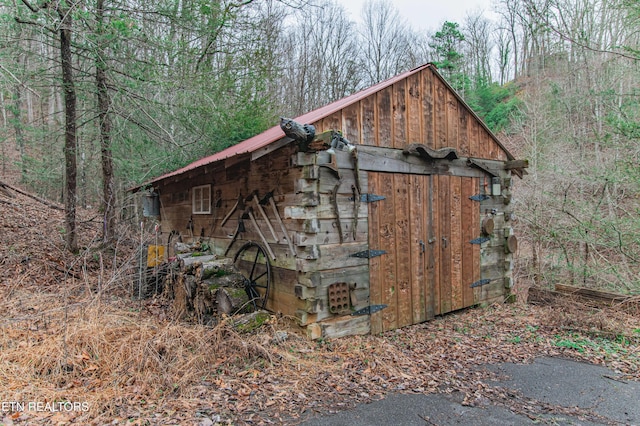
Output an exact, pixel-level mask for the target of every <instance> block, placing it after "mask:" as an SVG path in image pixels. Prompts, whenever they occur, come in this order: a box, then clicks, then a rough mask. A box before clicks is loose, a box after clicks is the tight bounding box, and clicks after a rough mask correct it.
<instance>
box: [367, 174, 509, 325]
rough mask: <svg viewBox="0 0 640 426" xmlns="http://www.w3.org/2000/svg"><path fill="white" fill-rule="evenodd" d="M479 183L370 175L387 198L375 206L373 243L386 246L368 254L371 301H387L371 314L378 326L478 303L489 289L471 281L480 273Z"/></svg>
mask: <svg viewBox="0 0 640 426" xmlns="http://www.w3.org/2000/svg"><path fill="white" fill-rule="evenodd" d="M478 182H479V179H478V178H472V177H457V176H437V175H434V176H426V175H423V176H421V175H401V174H391V173H370V174H369V188H370V189H371V190H375V191H376V193H378V194H380V195H384V196H386V197H387V198H386V199H385V200H381V201H377V202H374V203H372V204H371V205H370V206H369V245H370V247H371V249H373V250H384V251H385V252H386V253H385V254H383V255H382V256H380V257H376V258H372V259H370V261H369V265H370V286H369V288H370V300H371V304H373V305H377V304H384V305H387V308H385V309H383V310H382V311H380V312H379V313H376V314H373V315H372V316H371V331H372V333H378V332H381V331H386V330H392V329H394V328H398V327H402V326H405V325H409V324H416V323H419V322H422V321H426V320H428V319H430V318H433V316H434V315H438V314H444V313H447V312H452V311H455V310H459V309H462V308H466V307H469V306H473V305H475V304H477V303H478V302H479V301H480V300H482V297H483V296H485V295H483V294H479V295H477V296H476V294H475V293H474V290H473V288H471V285H472V284H473V283H474V282H476V281H478V280H479V279H480V268H479V262H476V259H475V258H474V253H475V252H476V249H475V248H474V246H475V245H474V244H471V241H472V240H473V239H475V238H477V237H478V236H479V234H480V222H481V221H480V203H479V202H477V201H473V200H471V199H470V198H469V197H471V196H472V195H475V194H476V192H477V187H478V185H479V183H478ZM392 194H393V195H392ZM478 247H479V246H478ZM477 255H478V257H479V256H480V252H479V251H478V252H477ZM493 268H494V269H495V268H496V266H495V265H494V266H493ZM484 291H485V292H488V291H493V292H496V291H497V290H496V289H495V288H493V289H492V288H490V287H487V290H484ZM489 296H491V294H489Z"/></svg>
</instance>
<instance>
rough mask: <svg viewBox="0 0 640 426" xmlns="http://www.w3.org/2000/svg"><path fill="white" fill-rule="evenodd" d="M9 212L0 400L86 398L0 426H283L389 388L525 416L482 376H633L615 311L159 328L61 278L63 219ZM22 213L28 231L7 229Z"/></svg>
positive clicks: (521, 309) (159, 314)
mask: <svg viewBox="0 0 640 426" xmlns="http://www.w3.org/2000/svg"><path fill="white" fill-rule="evenodd" d="M12 203H13V204H14V205H13V206H8V207H6V206H0V209H2V212H0V213H2V214H0V227H3V230H10V232H9V231H8V232H7V233H6V235H7V237H6V238H4V235H3V240H2V241H0V254H1V255H2V256H0V257H2V263H3V268H7V270H8V271H9V272H8V274H9V276H8V277H7V279H6V280H4V281H3V283H2V287H0V290H1V291H0V310H1V311H2V312H3V316H2V317H1V318H0V321H1V322H0V383H2V384H3V386H2V388H1V389H0V400H2V401H45V400H47V401H52V400H58V401H62V400H68V401H82V402H85V401H86V402H87V403H88V404H89V411H88V412H86V413H77V412H76V413H40V412H21V413H18V412H12V413H2V415H3V416H5V419H3V420H2V421H3V422H4V423H6V424H36V425H37V424H55V423H57V422H63V423H67V424H68V423H71V424H73V423H75V424H90V423H92V422H93V423H94V424H107V423H111V422H113V421H120V422H127V423H128V424H153V425H164V424H180V423H189V424H208V425H213V424H236V425H241V424H288V423H295V422H299V421H300V420H301V419H304V418H306V417H308V416H311V415H313V414H315V413H329V412H335V411H337V410H342V409H347V408H349V407H352V406H354V405H355V404H359V403H364V402H370V401H372V400H376V399H380V398H383V397H384V396H385V395H386V394H388V393H391V392H404V393H436V392H446V393H455V392H459V393H461V394H462V395H463V397H462V400H463V403H464V404H466V405H471V406H477V405H480V406H482V405H485V404H487V403H489V402H490V403H493V404H503V405H505V406H507V407H509V408H511V409H513V410H516V411H517V412H521V413H523V414H524V415H527V416H530V417H531V418H536V416H537V413H539V412H542V411H545V410H547V411H549V410H559V408H558V407H553V406H549V405H544V404H542V403H539V402H537V401H532V400H524V399H523V398H522V396H521V395H517V394H513V393H510V391H508V390H504V389H501V388H497V387H493V386H487V384H486V383H487V381H488V380H489V379H491V378H492V376H491V375H490V373H487V372H484V371H481V370H480V369H479V367H480V366H482V365H485V364H495V363H501V362H515V363H526V362H531V361H533V359H534V358H535V357H538V356H565V357H572V358H576V359H581V360H585V361H589V362H596V363H598V364H600V365H607V366H609V367H611V368H614V369H616V370H618V371H620V372H621V373H624V374H625V377H628V378H632V379H636V380H637V379H640V371H639V367H638V366H639V365H640V358H639V357H640V351H639V345H640V333H638V332H637V330H640V320H639V319H638V318H637V317H633V316H630V315H627V314H624V313H621V312H617V311H615V310H612V309H609V310H593V309H589V310H585V309H582V308H580V306H576V305H562V306H560V307H559V306H558V305H549V306H528V305H524V304H514V305H496V306H491V307H488V308H481V309H480V308H479V309H468V310H465V311H461V312H458V313H454V314H450V315H446V316H442V317H438V318H436V319H434V320H433V321H430V322H428V323H425V324H420V325H416V326H411V327H406V328H404V329H402V330H396V331H390V332H387V333H383V334H381V335H377V336H353V337H346V338H342V339H337V340H333V341H322V342H312V341H309V340H308V339H307V338H306V337H305V336H304V335H303V334H302V333H301V332H300V331H299V330H298V329H297V328H296V326H295V325H293V324H292V323H291V322H290V321H289V320H288V319H286V318H280V317H277V316H274V318H273V319H272V320H271V321H269V323H268V325H266V326H265V327H263V328H262V329H260V330H258V331H257V332H255V333H253V334H251V333H249V334H242V335H240V334H238V333H236V332H234V331H233V330H232V329H230V328H228V327H225V326H219V327H205V326H202V325H194V324H188V323H176V322H170V321H168V320H167V318H170V315H166V313H165V312H164V311H165V310H166V308H167V305H166V303H164V302H163V301H162V300H161V299H154V300H149V301H144V302H139V301H131V300H129V299H128V298H126V297H120V295H119V294H118V293H117V292H115V291H110V292H108V291H105V292H104V293H97V292H96V291H95V289H97V288H99V286H98V285H97V283H98V280H99V279H100V280H103V281H101V282H102V283H103V284H102V287H100V288H102V289H103V290H104V289H105V288H106V284H104V283H105V282H107V281H108V280H107V279H106V278H105V277H107V275H108V274H106V273H105V271H98V270H94V269H92V268H93V267H95V262H93V263H92V260H91V259H87V260H86V262H84V260H83V261H82V262H80V263H81V265H80V266H82V265H84V264H85V263H86V265H87V266H86V267H74V269H73V271H74V272H73V273H74V274H77V275H78V276H82V277H83V280H78V281H73V278H69V279H68V281H64V273H61V272H60V271H59V269H62V270H63V272H64V267H65V265H71V264H72V261H73V259H71V258H68V257H67V254H65V253H64V252H63V251H62V250H61V249H60V247H59V244H61V239H60V236H59V235H58V234H57V233H58V231H57V230H56V229H55V228H56V226H57V224H59V223H61V220H62V218H61V217H60V218H58V217H57V216H56V215H57V214H58V213H57V212H46V211H45V212H44V213H45V214H46V217H42V216H43V208H42V207H38V206H33V205H31V204H30V203H29V202H28V201H26V200H20V199H15V200H12ZM5 210H6V211H5ZM26 217H29V221H30V222H28V223H29V224H30V226H29V227H27V228H18V227H17V226H13V225H12V223H15V222H16V221H18V220H22V219H24V218H26ZM11 232H14V233H11ZM96 232H98V231H96ZM12 247H13V248H12ZM35 247H37V248H38V250H34V248H35ZM38 253H44V254H38ZM25 256H29V261H28V262H29V265H30V267H29V268H28V267H27V266H26V264H25V263H24V262H22V260H24V258H25ZM105 258H106V256H105ZM92 265H93V266H92ZM76 266H78V265H76ZM112 266H113V265H112ZM116 266H117V265H116ZM38 268H39V269H38ZM34 271H39V272H38V273H35V272H34ZM107 272H108V271H107ZM110 272H112V273H113V275H114V276H115V275H116V273H120V272H122V270H120V269H116V268H115V267H114V268H113V269H111V270H110ZM111 289H113V287H112V288H111ZM556 303H557V302H556ZM569 327H570V328H569ZM561 341H562V342H564V346H561V345H559V344H558V342H561ZM577 347H579V348H580V350H578V349H576V348H577ZM514 401H518V402H521V404H519V405H518V406H515V405H514ZM580 414H581V415H585V416H587V415H588V413H580Z"/></svg>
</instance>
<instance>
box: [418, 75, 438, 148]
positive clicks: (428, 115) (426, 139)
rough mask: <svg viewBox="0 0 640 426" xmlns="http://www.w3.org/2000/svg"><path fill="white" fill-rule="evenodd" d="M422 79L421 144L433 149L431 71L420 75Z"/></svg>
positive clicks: (433, 118) (433, 127)
mask: <svg viewBox="0 0 640 426" xmlns="http://www.w3.org/2000/svg"><path fill="white" fill-rule="evenodd" d="M420 75H421V78H422V90H423V93H422V115H423V120H422V135H423V136H422V137H423V138H422V140H421V143H423V144H425V145H426V146H428V147H429V148H433V149H435V136H434V129H435V126H434V121H435V112H434V88H433V79H434V76H433V71H431V70H424V71H422V72H421V73H420Z"/></svg>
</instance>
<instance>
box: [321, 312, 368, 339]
mask: <svg viewBox="0 0 640 426" xmlns="http://www.w3.org/2000/svg"><path fill="white" fill-rule="evenodd" d="M317 325H318V327H319V328H320V334H321V336H318V337H316V338H319V337H322V338H324V339H338V338H340V337H345V336H353V335H360V334H369V332H370V331H371V327H370V322H369V316H368V315H359V316H344V317H338V318H335V319H331V320H327V321H322V322H319V323H317Z"/></svg>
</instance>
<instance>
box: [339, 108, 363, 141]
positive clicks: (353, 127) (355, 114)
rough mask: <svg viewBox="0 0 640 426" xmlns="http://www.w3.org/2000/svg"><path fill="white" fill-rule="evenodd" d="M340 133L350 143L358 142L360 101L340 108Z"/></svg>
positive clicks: (359, 137)
mask: <svg viewBox="0 0 640 426" xmlns="http://www.w3.org/2000/svg"><path fill="white" fill-rule="evenodd" d="M342 128H343V129H344V132H343V133H342V134H343V136H344V137H345V138H347V140H349V141H350V142H351V143H354V144H356V143H359V142H360V139H361V136H360V103H359V102H356V103H354V104H351V105H348V106H346V107H345V108H343V110H342Z"/></svg>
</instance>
